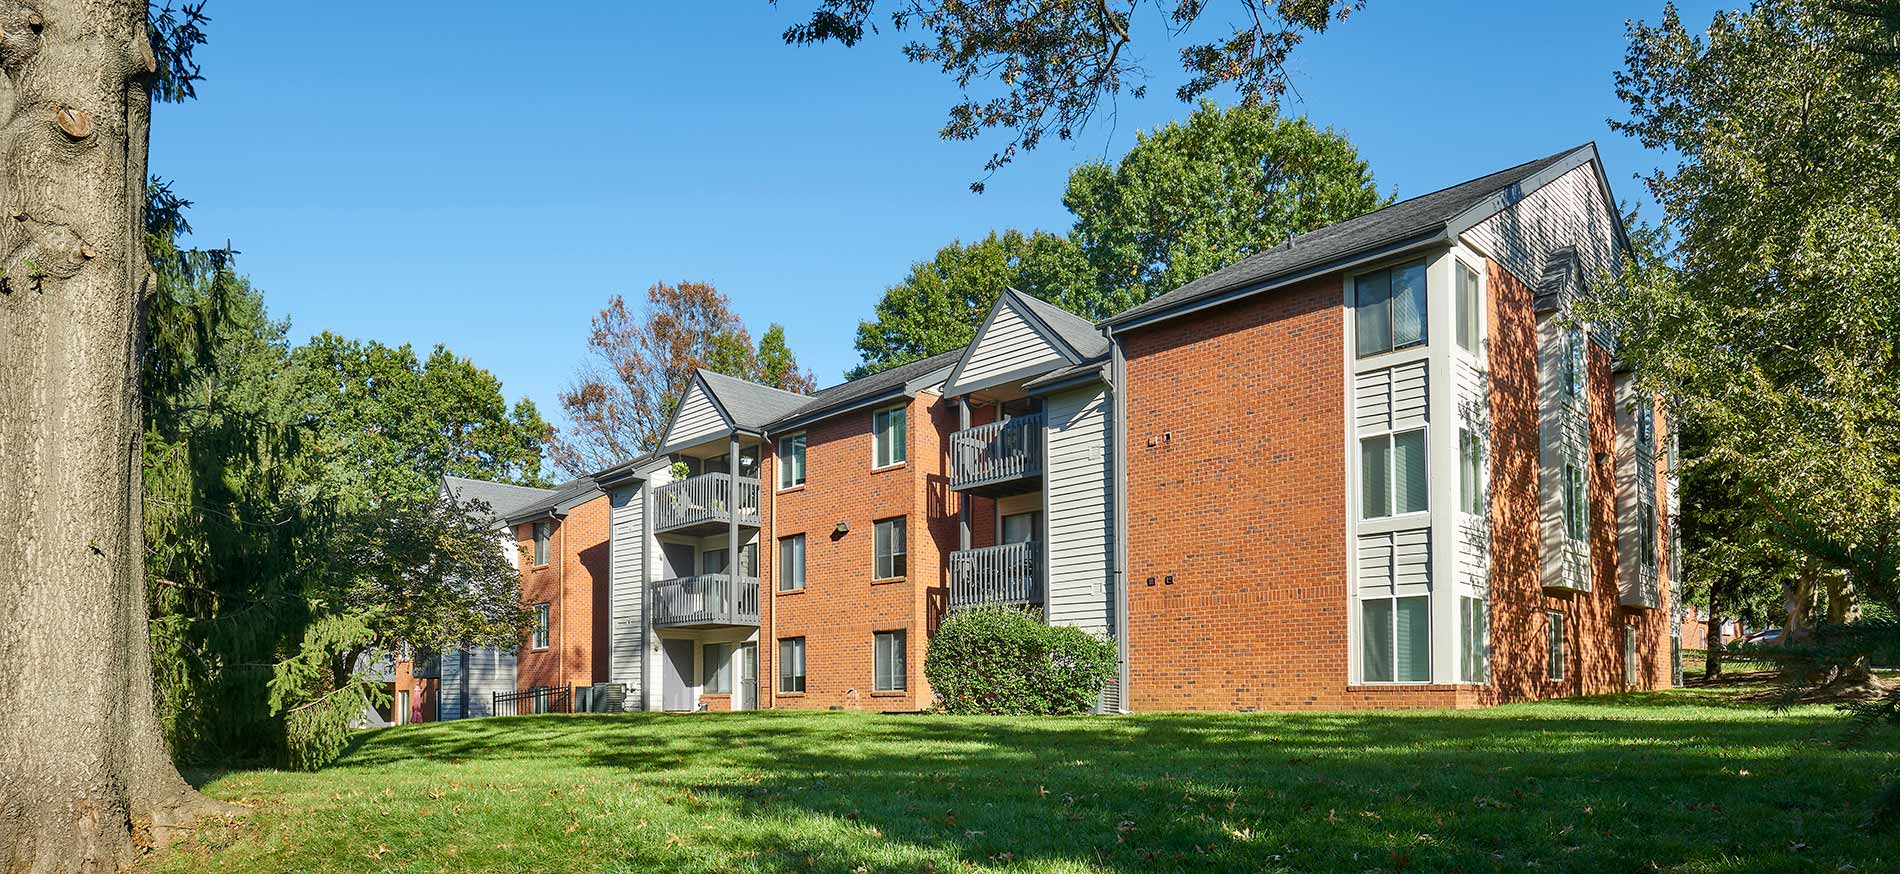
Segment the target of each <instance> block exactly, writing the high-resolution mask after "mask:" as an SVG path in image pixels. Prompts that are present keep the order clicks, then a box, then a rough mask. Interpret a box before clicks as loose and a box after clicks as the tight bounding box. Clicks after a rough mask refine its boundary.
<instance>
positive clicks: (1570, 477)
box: [1564, 461, 1589, 540]
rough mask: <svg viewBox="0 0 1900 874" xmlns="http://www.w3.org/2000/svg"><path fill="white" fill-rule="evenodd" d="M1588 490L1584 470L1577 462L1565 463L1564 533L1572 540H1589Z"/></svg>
mask: <svg viewBox="0 0 1900 874" xmlns="http://www.w3.org/2000/svg"><path fill="white" fill-rule="evenodd" d="M1587 492H1588V490H1587V489H1586V488H1585V486H1584V482H1583V470H1582V469H1581V468H1579V467H1577V464H1576V462H1574V461H1572V462H1565V463H1564V531H1565V532H1566V533H1568V534H1569V535H1570V539H1571V540H1586V539H1588V536H1587V532H1588V531H1589V527H1588V524H1587V523H1588V519H1589V515H1588V513H1587V509H1588V507H1587V504H1588V500H1589V495H1588V494H1587Z"/></svg>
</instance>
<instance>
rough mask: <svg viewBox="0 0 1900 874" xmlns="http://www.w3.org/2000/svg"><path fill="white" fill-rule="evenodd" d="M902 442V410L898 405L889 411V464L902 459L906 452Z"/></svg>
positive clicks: (903, 441)
mask: <svg viewBox="0 0 1900 874" xmlns="http://www.w3.org/2000/svg"><path fill="white" fill-rule="evenodd" d="M904 444H905V440H904V410H903V409H902V408H901V407H900V408H898V409H895V410H892V411H891V436H890V445H891V452H890V455H891V461H890V463H891V464H896V463H898V462H900V461H903V460H904V458H905V452H906V447H905V445H904Z"/></svg>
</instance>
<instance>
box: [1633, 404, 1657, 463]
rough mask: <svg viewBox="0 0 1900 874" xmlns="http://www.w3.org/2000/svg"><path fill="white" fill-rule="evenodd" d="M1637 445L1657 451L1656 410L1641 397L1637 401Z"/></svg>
mask: <svg viewBox="0 0 1900 874" xmlns="http://www.w3.org/2000/svg"><path fill="white" fill-rule="evenodd" d="M1636 445H1637V446H1640V447H1642V448H1644V449H1646V450H1648V451H1650V452H1654V451H1656V409H1655V407H1652V406H1651V405H1650V403H1649V399H1648V398H1644V397H1640V396H1639V397H1638V398H1637V399H1636Z"/></svg>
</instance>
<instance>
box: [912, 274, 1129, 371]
mask: <svg viewBox="0 0 1900 874" xmlns="http://www.w3.org/2000/svg"><path fill="white" fill-rule="evenodd" d="M1107 353H1108V338H1107V337H1105V336H1103V335H1102V332H1101V331H1100V330H1098V329H1097V328H1096V327H1095V325H1094V324H1093V323H1092V322H1090V321H1089V320H1087V319H1084V318H1082V317H1081V316H1078V315H1076V314H1074V313H1071V312H1069V311H1068V310H1065V309H1062V308H1061V307H1058V306H1056V305H1054V304H1051V303H1048V302H1046V301H1042V300H1038V299H1037V298H1034V297H1031V296H1029V295H1027V294H1024V293H1022V292H1020V291H1017V290H1016V289H1013V288H1006V289H1003V293H1002V294H1000V295H997V297H996V303H995V305H993V306H991V307H990V312H989V315H988V316H986V317H985V318H984V319H983V324H982V325H981V326H980V327H978V328H977V329H976V336H975V337H974V338H972V339H971V340H970V345H969V346H967V347H965V349H964V352H963V357H962V358H961V359H959V360H958V361H957V365H956V367H954V368H952V369H951V371H950V377H949V378H948V379H947V380H945V381H944V385H943V393H944V396H945V397H961V396H965V395H971V394H975V393H978V392H982V391H984V390H985V389H992V388H998V387H1003V386H1007V385H1009V384H1011V383H1016V384H1020V383H1023V382H1026V381H1028V380H1031V379H1034V378H1036V377H1039V376H1044V375H1047V374H1049V373H1051V372H1053V371H1055V370H1057V369H1059V368H1063V367H1070V366H1074V365H1080V364H1083V363H1085V362H1089V361H1094V360H1098V359H1100V358H1102V356H1104V355H1106V354H1107Z"/></svg>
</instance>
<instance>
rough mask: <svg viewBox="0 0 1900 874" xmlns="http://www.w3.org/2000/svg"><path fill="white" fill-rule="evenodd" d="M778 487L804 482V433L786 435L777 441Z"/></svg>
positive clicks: (787, 486)
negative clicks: (794, 435) (792, 435)
mask: <svg viewBox="0 0 1900 874" xmlns="http://www.w3.org/2000/svg"><path fill="white" fill-rule="evenodd" d="M778 454H779V466H778V484H779V488H791V487H792V486H799V485H804V484H805V435H803V434H800V435H798V436H796V437H787V438H785V439H784V440H780V441H779V442H778Z"/></svg>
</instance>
